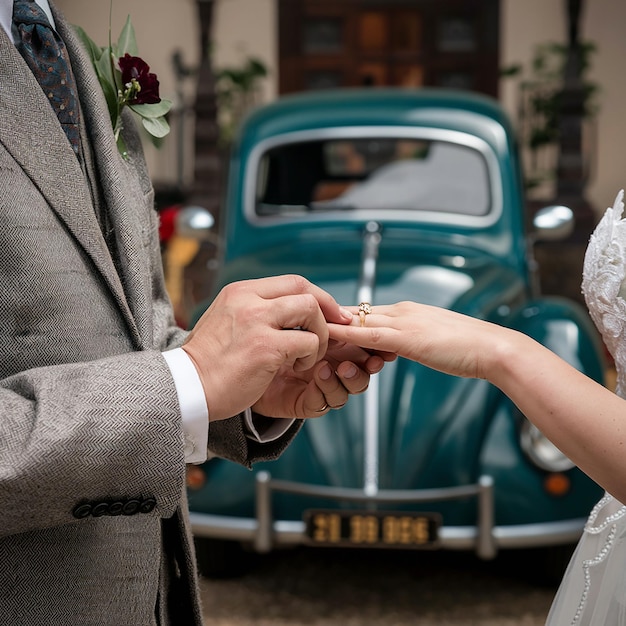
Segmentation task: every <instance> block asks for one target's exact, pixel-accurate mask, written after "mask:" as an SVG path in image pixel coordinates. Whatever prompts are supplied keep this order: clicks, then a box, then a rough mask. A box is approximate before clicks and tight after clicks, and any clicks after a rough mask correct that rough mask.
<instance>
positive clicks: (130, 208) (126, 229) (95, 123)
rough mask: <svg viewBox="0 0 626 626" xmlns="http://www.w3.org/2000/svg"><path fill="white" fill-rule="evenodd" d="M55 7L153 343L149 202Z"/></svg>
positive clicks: (98, 169) (142, 325)
mask: <svg viewBox="0 0 626 626" xmlns="http://www.w3.org/2000/svg"><path fill="white" fill-rule="evenodd" d="M51 8H52V11H53V14H54V16H55V20H56V21H57V29H58V31H59V34H60V35H61V37H62V38H63V40H64V42H65V44H66V46H67V49H68V52H69V55H70V59H71V61H72V68H73V70H74V74H75V77H76V81H77V83H78V85H79V93H80V99H81V105H82V111H83V114H84V118H85V119H84V123H85V126H86V129H87V132H88V138H87V140H88V142H89V145H90V146H91V148H92V149H93V151H92V154H93V162H92V170H91V171H90V172H89V178H90V180H91V181H93V183H92V184H96V185H98V184H99V185H98V186H99V188H98V190H95V189H94V197H95V198H98V200H97V201H98V202H99V203H101V206H100V211H101V212H102V213H103V214H104V215H105V216H106V219H105V223H107V224H108V225H109V228H111V229H112V231H113V232H112V234H113V236H114V239H115V243H113V245H114V246H116V250H115V252H114V254H116V257H117V259H118V263H117V271H118V273H119V275H120V277H121V279H122V283H123V285H124V292H125V294H126V301H127V302H128V306H129V307H130V310H131V311H132V319H133V321H134V324H135V328H136V329H137V332H138V337H139V341H140V344H139V345H142V343H141V338H143V339H144V340H145V342H147V344H148V345H149V344H150V342H151V339H152V314H151V311H152V309H151V300H150V299H151V295H152V290H151V285H150V274H151V272H150V268H149V267H145V265H146V254H145V247H144V242H143V239H142V233H141V231H142V229H145V228H147V226H148V225H147V224H137V217H136V215H137V213H138V207H140V206H143V204H144V202H145V200H144V192H143V190H142V189H141V185H140V183H139V181H138V177H137V173H136V172H135V171H134V169H133V167H132V165H131V164H129V163H128V162H125V161H124V160H123V159H122V157H121V156H120V154H119V152H118V148H117V144H116V142H115V137H114V134H113V129H112V127H111V121H110V116H109V111H108V109H107V106H106V101H105V99H104V94H103V92H102V87H101V86H100V83H99V81H98V78H97V76H96V74H95V71H94V69H93V66H92V64H91V60H90V59H89V57H88V56H87V55H86V54H85V52H84V50H83V48H82V43H81V42H80V41H79V39H78V37H77V36H76V33H75V32H74V29H73V28H72V27H70V26H68V24H67V22H66V21H65V20H64V19H63V18H62V16H60V15H59V14H58V12H56V11H55V8H54V7H52V6H51Z"/></svg>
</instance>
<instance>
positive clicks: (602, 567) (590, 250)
mask: <svg viewBox="0 0 626 626" xmlns="http://www.w3.org/2000/svg"><path fill="white" fill-rule="evenodd" d="M623 197H624V192H623V190H622V191H620V193H619V194H618V195H617V198H616V199H615V204H614V205H613V208H609V209H607V211H606V213H605V215H604V217H603V218H602V220H601V221H600V223H599V224H598V226H597V227H596V229H595V231H594V233H593V235H592V236H591V239H590V240H589V246H588V247H587V252H586V254H585V262H584V267H583V283H582V289H583V293H584V295H585V300H586V302H587V306H588V307H589V313H590V315H591V318H592V319H593V321H594V323H595V324H596V326H597V327H598V329H599V331H600V332H601V333H602V337H603V339H604V342H605V343H606V346H607V349H608V350H609V352H610V353H611V355H612V356H613V358H614V359H615V365H616V369H617V387H616V393H617V394H618V395H620V396H621V397H626V220H624V219H622V213H623V211H624V203H623ZM624 419H625V420H626V411H625V414H624ZM624 479H625V480H626V476H625V477H624ZM547 626H626V506H624V505H623V504H622V503H621V502H618V501H617V500H615V498H613V497H612V496H610V495H608V494H606V495H605V496H604V497H603V498H602V499H601V500H600V502H598V504H597V505H596V506H595V507H594V508H593V510H592V511H591V514H590V516H589V519H588V521H587V524H586V525H585V530H584V533H583V535H582V537H581V539H580V542H579V544H578V547H577V548H576V552H575V553H574V555H573V557H572V560H571V562H570V564H569V566H568V568H567V571H566V573H565V576H564V578H563V582H562V583H561V586H560V588H559V590H558V592H557V595H556V597H555V599H554V603H553V605H552V608H551V610H550V614H549V616H548V620H547Z"/></svg>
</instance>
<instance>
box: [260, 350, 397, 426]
mask: <svg viewBox="0 0 626 626" xmlns="http://www.w3.org/2000/svg"><path fill="white" fill-rule="evenodd" d="M331 344H333V342H332V341H331ZM386 360H390V359H389V358H387V359H386ZM383 365H384V360H383V358H381V357H380V356H378V355H372V354H370V353H369V352H366V351H365V350H362V349H361V348H356V347H355V346H349V345H340V344H336V343H335V344H334V345H331V347H330V348H329V349H328V352H327V353H326V355H325V358H324V359H323V360H322V361H320V362H319V363H317V364H316V365H315V366H314V367H313V368H312V369H310V370H307V371H305V372H296V371H294V370H293V369H291V368H289V366H284V367H283V368H281V370H280V371H279V372H278V374H277V375H276V376H275V377H274V379H273V380H272V382H271V384H270V385H269V387H268V389H267V391H266V392H265V393H264V394H263V396H262V397H261V398H260V399H259V401H258V402H257V403H256V404H255V405H254V406H253V407H252V408H253V410H254V411H255V412H256V413H259V414H261V415H266V416H275V417H292V418H293V417H295V418H307V417H319V416H320V415H325V414H326V413H328V412H329V411H330V410H331V409H338V408H340V407H342V406H343V405H344V404H345V403H346V402H347V401H348V397H349V396H350V395H351V394H358V393H362V392H364V391H365V390H366V389H367V387H368V385H369V378H370V374H374V373H376V372H378V371H380V370H381V369H382V367H383Z"/></svg>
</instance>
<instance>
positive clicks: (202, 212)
mask: <svg viewBox="0 0 626 626" xmlns="http://www.w3.org/2000/svg"><path fill="white" fill-rule="evenodd" d="M214 225H215V218H214V217H213V216H212V215H211V213H210V212H209V211H207V210H206V209H205V208H204V207H201V206H187V207H184V208H183V209H181V210H180V211H179V212H178V215H177V216H176V234H178V235H180V236H181V237H187V238H189V239H195V240H196V241H208V240H213V239H214V238H215V235H214V234H213V233H212V232H211V229H212V228H213V226H214Z"/></svg>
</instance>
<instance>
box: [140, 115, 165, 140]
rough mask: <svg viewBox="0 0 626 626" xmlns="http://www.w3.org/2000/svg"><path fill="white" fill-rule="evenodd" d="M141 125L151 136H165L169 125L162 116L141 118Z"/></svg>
mask: <svg viewBox="0 0 626 626" xmlns="http://www.w3.org/2000/svg"><path fill="white" fill-rule="evenodd" d="M141 123H142V124H143V127H144V128H145V129H146V130H147V131H148V133H150V135H152V136H153V137H159V138H160V137H165V135H167V134H168V133H169V132H170V125H169V124H168V123H167V120H166V119H165V118H164V117H157V118H147V117H144V118H142V120H141Z"/></svg>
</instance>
